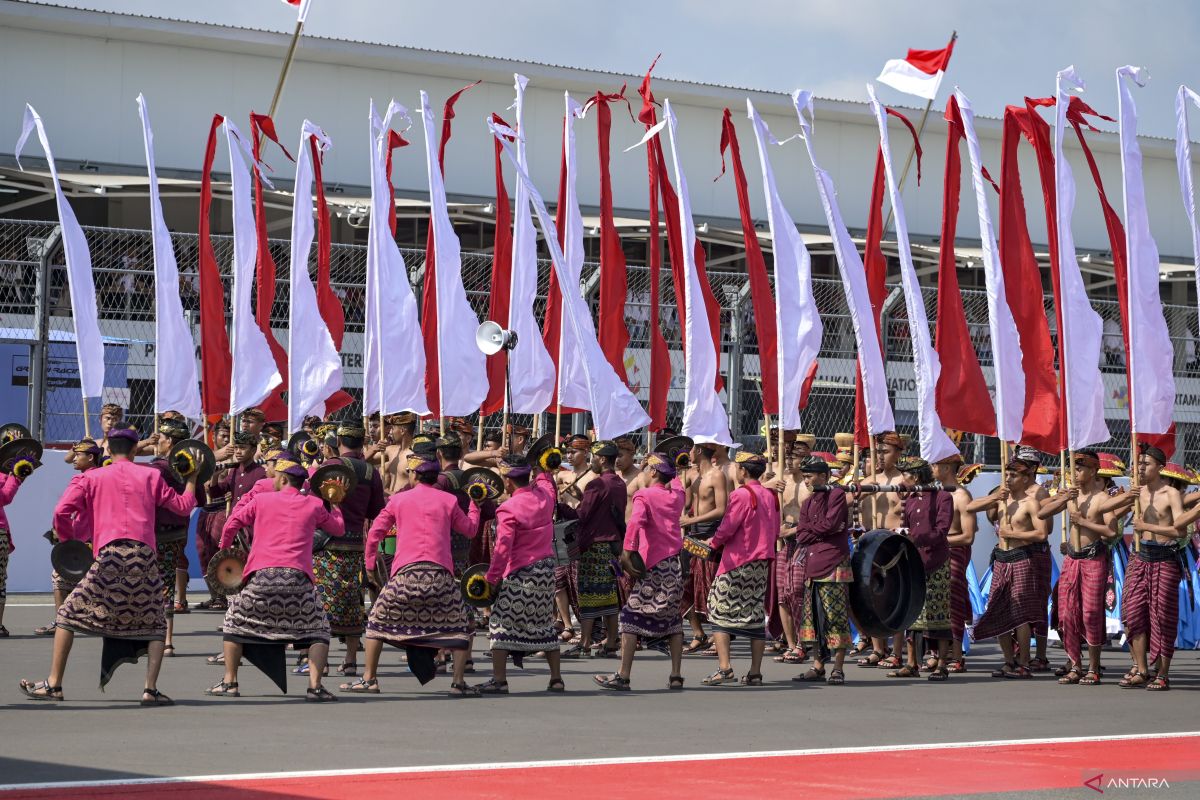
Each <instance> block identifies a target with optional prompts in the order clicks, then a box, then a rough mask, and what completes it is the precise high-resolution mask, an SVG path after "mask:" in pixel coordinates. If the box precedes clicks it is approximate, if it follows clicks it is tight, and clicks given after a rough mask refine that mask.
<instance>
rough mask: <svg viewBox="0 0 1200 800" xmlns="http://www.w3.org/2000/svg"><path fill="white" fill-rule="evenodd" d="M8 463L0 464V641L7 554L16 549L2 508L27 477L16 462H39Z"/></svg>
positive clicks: (3, 631) (33, 463)
mask: <svg viewBox="0 0 1200 800" xmlns="http://www.w3.org/2000/svg"><path fill="white" fill-rule="evenodd" d="M18 447H19V445H18ZM10 461H11V463H8V464H0V639H4V638H7V637H8V628H6V627H4V624H3V623H4V600H5V598H6V597H7V595H8V590H7V586H8V554H9V553H11V552H12V551H13V550H14V549H16V548H15V547H14V546H13V543H12V530H11V529H10V528H9V527H8V517H7V515H5V513H4V507H5V506H6V505H8V504H9V503H11V502H12V501H13V498H15V497H16V496H17V489H20V488H21V483H22V482H23V481H24V480H25V478H24V477H22V475H24V476H25V477H28V475H29V472H25V470H26V469H29V466H24V467H22V468H20V469H18V468H17V462H20V461H25V462H27V464H28V465H30V466H32V467H33V468H34V469H36V468H37V467H38V466H40V462H38V461H36V460H35V459H32V458H31V457H25V456H21V457H19V458H13V459H11V460H10ZM31 471H32V470H30V472H31ZM18 473H19V474H18Z"/></svg>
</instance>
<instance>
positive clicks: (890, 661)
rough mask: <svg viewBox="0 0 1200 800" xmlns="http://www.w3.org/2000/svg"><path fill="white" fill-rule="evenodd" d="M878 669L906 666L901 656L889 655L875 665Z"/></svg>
mask: <svg viewBox="0 0 1200 800" xmlns="http://www.w3.org/2000/svg"><path fill="white" fill-rule="evenodd" d="M875 666H876V667H877V668H878V669H900V668H901V667H903V666H904V664H903V663H901V661H900V657H899V656H888V657H887V658H884V659H882V660H881V661H880V662H879V663H878V664H876V665H875Z"/></svg>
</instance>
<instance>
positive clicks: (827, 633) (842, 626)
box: [796, 558, 854, 658]
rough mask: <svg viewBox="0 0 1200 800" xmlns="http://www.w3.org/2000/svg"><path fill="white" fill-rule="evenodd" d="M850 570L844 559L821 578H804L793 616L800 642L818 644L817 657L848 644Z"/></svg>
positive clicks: (848, 560) (851, 578)
mask: <svg viewBox="0 0 1200 800" xmlns="http://www.w3.org/2000/svg"><path fill="white" fill-rule="evenodd" d="M853 581H854V571H853V570H852V569H851V568H850V559H849V558H847V559H844V560H843V561H842V562H841V563H840V564H838V565H837V566H836V567H834V568H833V571H832V572H830V573H829V574H828V575H826V576H825V577H823V578H815V579H813V580H809V581H806V582H805V585H804V599H803V600H802V602H801V606H800V609H799V612H800V613H799V615H798V616H797V617H796V638H797V639H799V641H800V643H801V644H807V645H821V646H822V649H821V654H822V655H821V657H822V658H826V657H828V655H829V653H830V652H832V651H834V650H840V649H843V648H847V647H849V646H850V644H851V642H852V640H851V638H850V584H851V583H852V582H853Z"/></svg>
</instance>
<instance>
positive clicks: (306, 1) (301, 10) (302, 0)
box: [283, 0, 312, 386]
mask: <svg viewBox="0 0 1200 800" xmlns="http://www.w3.org/2000/svg"><path fill="white" fill-rule="evenodd" d="M283 2H284V4H285V5H289V6H291V7H292V8H294V9H296V22H298V23H300V24H301V25H303V24H304V23H305V21H306V20H307V19H308V10H309V8H310V7H311V6H312V0H283ZM288 385H289V386H290V385H291V384H288Z"/></svg>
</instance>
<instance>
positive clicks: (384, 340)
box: [363, 100, 429, 416]
mask: <svg viewBox="0 0 1200 800" xmlns="http://www.w3.org/2000/svg"><path fill="white" fill-rule="evenodd" d="M395 115H399V116H400V117H402V118H404V119H407V118H408V111H407V110H405V108H404V106H402V105H400V104H399V103H397V102H396V101H395V100H393V101H392V102H391V103H390V104H389V105H388V109H387V113H386V114H385V115H384V118H383V119H382V120H381V119H379V115H378V114H377V113H376V111H375V101H374V100H372V101H371V112H370V116H369V123H370V133H371V139H370V148H369V152H370V156H371V219H370V224H369V227H368V229H367V308H366V324H365V326H364V329H365V330H364V334H365V338H366V355H367V361H366V365H365V367H364V369H363V411H364V412H365V413H367V414H373V413H374V412H376V411H380V412H382V413H383V414H397V413H400V412H402V411H412V412H415V413H417V414H420V415H422V416H423V415H426V414H428V413H429V403H428V401H427V400H426V398H425V345H424V342H423V340H422V339H421V325H420V322H419V321H418V319H417V300H416V298H415V297H414V296H413V290H412V284H411V283H410V282H409V279H408V269H407V268H406V267H405V266H404V258H403V257H402V256H401V255H400V248H399V247H397V246H396V239H395V237H393V236H392V229H391V223H390V221H389V220H390V215H391V209H392V206H393V203H395V200H393V198H392V192H391V188H390V187H389V186H388V181H387V153H388V150H387V148H388V145H389V142H388V139H389V138H390V137H389V132H390V131H391V123H392V117H393V116H395Z"/></svg>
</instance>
